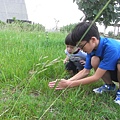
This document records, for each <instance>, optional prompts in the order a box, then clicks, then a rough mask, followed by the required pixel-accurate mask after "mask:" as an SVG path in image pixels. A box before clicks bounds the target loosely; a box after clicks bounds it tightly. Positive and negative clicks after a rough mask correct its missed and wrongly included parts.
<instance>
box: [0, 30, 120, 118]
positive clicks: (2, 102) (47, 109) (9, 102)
mask: <svg viewBox="0 0 120 120" xmlns="http://www.w3.org/2000/svg"><path fill="white" fill-rule="evenodd" d="M65 36H66V34H65V33H54V32H52V33H48V37H46V33H44V32H43V33H42V32H34V31H33V32H26V31H24V32H22V31H15V30H11V29H10V30H1V31H0V50H1V51H0V59H1V60H0V120H119V118H120V114H119V111H120V106H118V105H117V104H115V103H114V102H113V100H114V97H115V96H114V95H115V93H111V94H102V95H96V94H94V93H93V92H92V89H93V88H95V87H98V86H100V85H102V84H103V83H102V81H99V82H96V83H93V84H90V85H85V86H79V87H75V88H71V89H66V90H61V91H54V90H52V89H50V88H49V87H48V83H49V81H52V80H55V79H57V78H63V77H64V76H65V75H66V73H65V71H64V65H63V61H62V60H63V59H64V57H65V54H64V49H65V45H64V38H65ZM91 74H92V73H91Z"/></svg>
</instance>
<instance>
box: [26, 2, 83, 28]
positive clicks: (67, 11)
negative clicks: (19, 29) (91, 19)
mask: <svg viewBox="0 0 120 120" xmlns="http://www.w3.org/2000/svg"><path fill="white" fill-rule="evenodd" d="M25 3H26V8H27V13H28V19H29V20H30V21H32V22H35V23H40V24H42V25H44V26H45V27H46V28H47V29H52V28H54V27H56V25H57V26H58V27H62V26H65V25H69V24H70V23H71V24H72V23H78V22H79V21H80V18H81V17H82V16H84V14H83V13H82V12H81V11H80V10H78V6H77V4H76V3H73V0H25ZM58 21H59V22H58Z"/></svg>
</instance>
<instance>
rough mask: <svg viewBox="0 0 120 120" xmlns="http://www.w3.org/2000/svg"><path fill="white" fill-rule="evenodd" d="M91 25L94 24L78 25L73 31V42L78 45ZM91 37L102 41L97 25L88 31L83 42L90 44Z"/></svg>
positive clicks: (82, 23) (93, 25) (84, 23)
mask: <svg viewBox="0 0 120 120" xmlns="http://www.w3.org/2000/svg"><path fill="white" fill-rule="evenodd" d="M91 24H92V22H85V21H84V22H81V23H79V24H77V25H76V26H75V28H74V29H73V30H72V35H71V38H72V41H73V42H75V43H76V44H77V43H78V42H79V41H80V40H81V38H82V36H83V35H84V33H85V32H86V30H87V29H88V28H89V26H90V25H91ZM91 37H96V38H97V39H98V40H99V39H100V35H99V31H98V27H97V26H96V24H95V23H93V24H92V26H91V27H90V29H89V30H88V32H87V33H86V35H85V36H84V37H83V39H82V40H81V41H87V42H89V41H90V39H91Z"/></svg>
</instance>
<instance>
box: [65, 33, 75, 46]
mask: <svg viewBox="0 0 120 120" xmlns="http://www.w3.org/2000/svg"><path fill="white" fill-rule="evenodd" d="M71 35H72V33H69V34H68V35H67V36H66V38H65V44H66V45H72V46H76V43H75V42H73V40H72V38H71Z"/></svg>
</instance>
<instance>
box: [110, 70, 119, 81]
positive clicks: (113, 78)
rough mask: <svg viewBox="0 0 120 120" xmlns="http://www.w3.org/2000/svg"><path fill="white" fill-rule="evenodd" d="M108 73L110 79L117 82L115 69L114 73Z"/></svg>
mask: <svg viewBox="0 0 120 120" xmlns="http://www.w3.org/2000/svg"><path fill="white" fill-rule="evenodd" d="M109 72H110V76H111V79H112V80H113V81H115V82H118V78H117V69H116V70H114V71H109Z"/></svg>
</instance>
